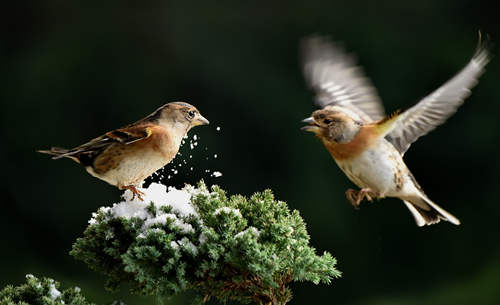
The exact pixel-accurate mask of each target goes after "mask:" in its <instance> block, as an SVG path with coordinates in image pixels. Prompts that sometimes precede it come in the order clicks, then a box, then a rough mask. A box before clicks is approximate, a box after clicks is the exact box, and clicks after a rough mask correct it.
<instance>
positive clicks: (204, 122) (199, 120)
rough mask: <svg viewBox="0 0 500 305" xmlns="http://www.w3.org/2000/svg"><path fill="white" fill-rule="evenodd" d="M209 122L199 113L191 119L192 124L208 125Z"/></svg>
mask: <svg viewBox="0 0 500 305" xmlns="http://www.w3.org/2000/svg"><path fill="white" fill-rule="evenodd" d="M208 124H210V122H209V121H208V120H207V119H205V118H204V117H203V116H202V115H201V114H198V116H197V117H196V119H194V121H193V126H200V125H208Z"/></svg>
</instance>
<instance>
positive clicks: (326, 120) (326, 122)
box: [323, 119, 332, 125]
mask: <svg viewBox="0 0 500 305" xmlns="http://www.w3.org/2000/svg"><path fill="white" fill-rule="evenodd" d="M331 122H332V121H331V120H329V119H325V120H324V121H323V123H325V124H327V125H328V124H330V123H331Z"/></svg>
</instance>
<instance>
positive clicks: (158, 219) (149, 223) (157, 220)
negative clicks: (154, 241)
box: [144, 214, 177, 228]
mask: <svg viewBox="0 0 500 305" xmlns="http://www.w3.org/2000/svg"><path fill="white" fill-rule="evenodd" d="M167 219H172V220H177V216H175V214H162V215H158V216H156V217H155V218H149V219H146V221H145V222H144V227H146V228H149V227H152V226H153V225H156V224H162V225H164V224H166V223H167Z"/></svg>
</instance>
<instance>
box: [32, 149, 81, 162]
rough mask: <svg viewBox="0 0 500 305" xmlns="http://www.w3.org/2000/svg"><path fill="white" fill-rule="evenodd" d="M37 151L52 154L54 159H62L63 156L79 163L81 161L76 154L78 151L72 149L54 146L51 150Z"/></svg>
mask: <svg viewBox="0 0 500 305" xmlns="http://www.w3.org/2000/svg"><path fill="white" fill-rule="evenodd" d="M37 152H39V153H42V154H47V155H51V156H52V159H54V160H56V159H61V158H70V159H72V160H74V161H76V162H78V163H80V160H79V159H78V158H77V157H76V156H74V154H76V153H77V152H78V151H75V150H71V149H66V148H62V147H52V148H50V149H49V150H37Z"/></svg>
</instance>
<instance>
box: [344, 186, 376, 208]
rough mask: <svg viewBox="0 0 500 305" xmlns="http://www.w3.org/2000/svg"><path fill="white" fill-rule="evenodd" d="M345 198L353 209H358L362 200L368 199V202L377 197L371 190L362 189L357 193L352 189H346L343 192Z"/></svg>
mask: <svg viewBox="0 0 500 305" xmlns="http://www.w3.org/2000/svg"><path fill="white" fill-rule="evenodd" d="M345 196H346V197H347V200H349V202H350V203H351V204H352V206H353V207H354V208H355V209H358V208H359V204H360V203H361V201H363V199H365V197H366V199H368V201H372V200H373V199H374V198H375V197H377V196H378V193H377V192H374V191H373V190H372V189H369V188H362V189H360V190H359V191H356V190H353V189H348V190H347V191H346V192H345Z"/></svg>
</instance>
